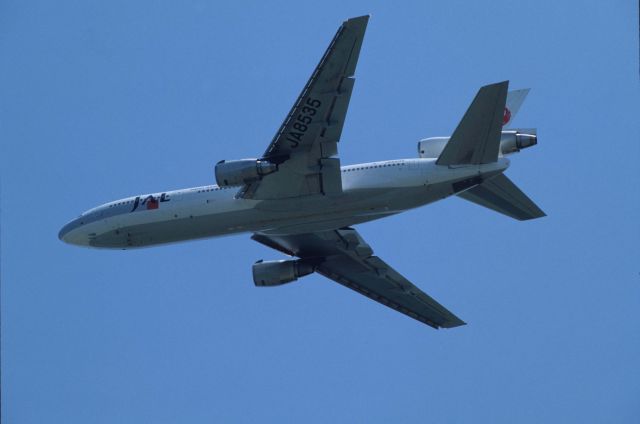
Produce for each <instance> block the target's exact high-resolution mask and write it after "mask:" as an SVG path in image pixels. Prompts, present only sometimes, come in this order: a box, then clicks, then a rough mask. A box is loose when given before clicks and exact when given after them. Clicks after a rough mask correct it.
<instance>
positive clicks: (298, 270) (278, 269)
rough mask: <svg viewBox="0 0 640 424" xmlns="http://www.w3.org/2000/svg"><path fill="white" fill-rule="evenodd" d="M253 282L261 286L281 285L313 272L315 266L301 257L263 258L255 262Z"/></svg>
mask: <svg viewBox="0 0 640 424" xmlns="http://www.w3.org/2000/svg"><path fill="white" fill-rule="evenodd" d="M252 271H253V283H254V284H255V285H256V286H259V287H265V286H279V285H281V284H286V283H290V282H292V281H296V280H297V279H298V278H300V277H303V276H305V275H308V274H311V273H312V272H313V271H314V266H313V265H312V264H310V263H308V262H305V261H302V260H300V259H297V260H296V259H284V260H280V261H267V262H264V261H262V260H260V261H258V262H256V263H255V264H253V268H252Z"/></svg>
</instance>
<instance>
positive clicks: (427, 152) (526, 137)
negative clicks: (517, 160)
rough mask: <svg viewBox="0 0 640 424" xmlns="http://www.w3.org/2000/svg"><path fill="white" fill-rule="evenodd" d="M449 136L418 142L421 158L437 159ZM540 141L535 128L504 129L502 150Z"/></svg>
mask: <svg viewBox="0 0 640 424" xmlns="http://www.w3.org/2000/svg"><path fill="white" fill-rule="evenodd" d="M448 141H449V137H430V138H425V139H424V140H420V141H419V142H418V155H419V156H420V157H421V158H430V159H437V158H438V157H439V156H440V153H442V150H444V146H446V145H447V142H448ZM537 143H538V137H537V135H536V129H535V128H527V129H517V130H509V131H502V136H501V137H500V152H501V153H502V154H503V155H508V154H511V153H516V152H519V151H520V150H522V149H526V148H527V147H531V146H534V145H536V144H537Z"/></svg>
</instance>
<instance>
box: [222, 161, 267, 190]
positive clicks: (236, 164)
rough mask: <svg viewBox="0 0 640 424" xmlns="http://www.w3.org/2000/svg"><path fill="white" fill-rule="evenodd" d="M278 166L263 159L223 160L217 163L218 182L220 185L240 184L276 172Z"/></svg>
mask: <svg viewBox="0 0 640 424" xmlns="http://www.w3.org/2000/svg"><path fill="white" fill-rule="evenodd" d="M277 170H278V166H277V165H276V164H274V163H271V162H269V161H266V160H261V159H241V160H229V161H225V160H221V161H220V162H218V163H217V164H216V168H215V174H216V182H217V183H218V185H219V186H220V187H228V186H239V185H243V184H246V183H250V182H252V181H256V180H259V179H261V178H262V177H264V176H265V175H268V174H271V173H272V172H276V171H277Z"/></svg>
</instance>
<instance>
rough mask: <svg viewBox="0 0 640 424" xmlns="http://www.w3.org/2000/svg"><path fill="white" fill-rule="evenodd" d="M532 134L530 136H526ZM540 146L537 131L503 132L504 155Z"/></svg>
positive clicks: (501, 146)
mask: <svg viewBox="0 0 640 424" xmlns="http://www.w3.org/2000/svg"><path fill="white" fill-rule="evenodd" d="M525 132H527V133H530V134H526V133H525ZM536 144H538V136H537V135H536V130H535V129H533V128H532V129H529V130H513V131H502V138H501V139H500V152H502V154H503V155H508V154H509V153H516V152H519V151H520V150H521V149H526V148H527V147H531V146H535V145H536Z"/></svg>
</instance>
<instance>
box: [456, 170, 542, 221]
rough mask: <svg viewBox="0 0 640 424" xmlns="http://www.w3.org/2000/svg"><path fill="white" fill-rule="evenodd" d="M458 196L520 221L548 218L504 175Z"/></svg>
mask: <svg viewBox="0 0 640 424" xmlns="http://www.w3.org/2000/svg"><path fill="white" fill-rule="evenodd" d="M458 196H460V197H462V198H463V199H465V200H468V201H470V202H473V203H476V204H478V205H480V206H484V207H486V208H489V209H492V210H494V211H496V212H499V213H501V214H504V215H507V216H510V217H511V218H515V219H517V220H519V221H525V220H528V219H535V218H541V217H543V216H546V214H545V213H544V212H543V211H542V209H540V208H539V207H538V206H537V205H536V204H535V203H533V201H532V200H531V199H529V198H528V197H527V195H526V194H524V193H523V192H522V191H521V190H520V189H519V188H518V187H517V186H516V185H515V184H514V183H513V182H511V180H510V179H509V178H507V176H506V175H504V174H499V175H497V176H495V177H493V178H491V179H489V180H487V181H485V182H483V183H482V184H480V185H478V186H475V187H474V188H472V189H470V190H467V191H463V192H462V193H458Z"/></svg>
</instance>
